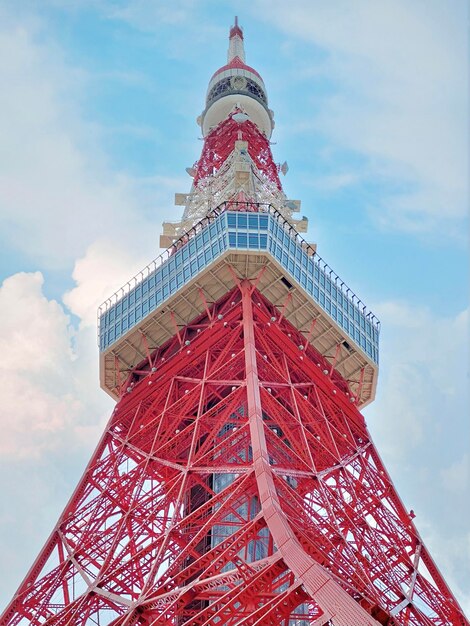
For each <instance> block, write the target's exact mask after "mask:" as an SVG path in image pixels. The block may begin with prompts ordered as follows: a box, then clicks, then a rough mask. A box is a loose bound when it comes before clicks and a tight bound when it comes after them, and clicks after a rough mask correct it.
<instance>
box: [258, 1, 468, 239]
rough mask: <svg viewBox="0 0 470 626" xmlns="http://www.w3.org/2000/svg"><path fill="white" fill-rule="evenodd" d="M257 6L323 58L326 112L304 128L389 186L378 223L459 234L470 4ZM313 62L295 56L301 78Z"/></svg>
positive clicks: (321, 96) (320, 96) (320, 97)
mask: <svg viewBox="0 0 470 626" xmlns="http://www.w3.org/2000/svg"><path fill="white" fill-rule="evenodd" d="M255 10H256V11H257V12H258V14H260V15H261V14H262V15H263V16H264V17H265V18H266V19H268V20H269V21H271V22H272V23H274V24H275V25H276V26H277V27H278V28H279V29H280V30H281V31H282V32H284V33H285V34H286V35H287V36H288V37H294V38H297V39H300V40H303V41H306V42H308V43H310V44H313V45H314V46H316V47H317V48H319V49H321V50H322V51H323V52H324V53H326V54H324V55H323V56H322V57H321V60H320V61H318V60H316V61H315V64H321V70H322V72H321V74H322V76H321V78H322V80H325V79H327V80H328V81H329V84H330V85H331V89H330V91H329V93H327V94H326V95H325V93H324V90H323V89H319V88H318V87H317V83H316V82H315V81H314V80H313V81H312V77H311V76H310V77H309V78H308V80H309V81H310V83H311V84H312V86H313V89H314V90H315V91H313V90H312V93H311V95H310V101H311V103H312V104H313V103H315V105H316V106H315V110H317V108H318V106H319V112H318V113H314V117H313V119H312V114H311V113H310V117H309V120H308V122H307V121H305V122H304V124H303V126H304V129H303V131H302V132H304V133H305V132H307V133H308V129H309V130H310V132H313V133H315V134H317V135H318V134H319V133H320V134H323V133H324V134H326V135H327V136H328V139H329V141H330V142H334V144H335V145H336V147H337V149H338V150H339V149H343V150H345V149H346V150H352V151H353V152H356V153H357V154H360V155H362V156H363V157H365V159H366V162H365V168H366V170H367V173H368V175H369V178H370V180H374V181H375V182H376V183H377V181H379V180H380V181H381V182H382V184H383V185H385V192H386V194H385V197H384V199H383V201H382V202H380V203H378V204H377V205H376V206H371V207H370V212H371V216H372V217H373V218H374V219H375V220H376V222H377V224H378V225H379V226H381V227H383V228H390V227H394V228H398V229H400V230H405V231H412V232H419V231H426V230H432V229H438V228H439V229H441V228H443V227H444V228H445V230H446V232H451V233H452V234H453V235H455V234H456V232H457V225H456V224H457V223H458V222H459V220H461V219H462V218H464V217H465V215H466V213H467V199H468V150H467V137H468V131H467V128H468V122H467V112H468V94H467V89H466V83H467V78H466V77H467V71H468V51H467V48H468V33H467V29H466V26H465V24H466V21H467V11H468V5H467V3H465V2H456V3H454V4H453V5H452V9H451V10H448V7H447V6H444V5H443V4H442V3H441V2H438V1H436V0H430V1H429V2H426V3H422V2H414V3H409V2H406V0H384V1H382V2H373V1H371V0H358V1H357V2H355V3H354V5H352V4H351V3H350V2H347V1H346V0H338V1H336V2H333V3H326V2H311V1H310V0H298V1H297V2H294V3H289V4H286V3H285V2H281V0H274V1H270V2H269V3H268V2H267V1H266V0H258V1H257V2H256V3H255ZM297 53H298V50H297ZM307 59H308V57H307ZM306 62H307V61H306V60H304V61H303V62H302V60H300V61H298V57H297V56H296V64H297V65H298V66H299V70H298V78H299V79H301V80H304V81H305V73H306V72H307V70H308V72H307V73H310V74H311V73H312V68H311V66H309V67H308V68H306V67H305V64H306ZM315 67H316V65H315V66H314V68H313V78H315V75H317V74H318V69H315ZM303 87H304V88H305V89H306V90H308V85H306V84H304V85H303ZM304 97H305V94H304ZM307 98H308V96H307ZM306 110H307V109H306ZM305 126H307V127H308V129H307V131H306V129H305Z"/></svg>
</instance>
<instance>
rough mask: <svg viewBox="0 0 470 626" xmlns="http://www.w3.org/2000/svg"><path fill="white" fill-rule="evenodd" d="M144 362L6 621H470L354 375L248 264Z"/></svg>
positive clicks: (349, 625) (432, 624)
mask: <svg viewBox="0 0 470 626" xmlns="http://www.w3.org/2000/svg"><path fill="white" fill-rule="evenodd" d="M299 346H301V347H302V348H303V349H299ZM324 372H327V373H324ZM132 377H133V381H134V384H133V386H132V391H131V392H129V393H125V394H124V395H123V397H122V398H121V400H120V401H119V403H118V404H117V406H116V408H115V410H114V412H113V415H112V417H111V419H110V422H109V424H108V426H107V427H106V430H105V433H104V435H103V437H102V439H101V441H100V443H99V445H98V447H97V449H96V451H95V453H94V454H93V457H92V459H91V461H90V463H89V465H88V467H87V469H86V471H85V473H84V476H83V478H82V480H81V481H80V484H79V486H78V487H77V489H76V491H75V493H74V494H73V496H72V498H71V500H70V502H69V503H68V505H67V507H66V509H65V511H64V512H63V514H62V516H61V518H60V520H59V522H58V524H57V526H56V528H55V529H54V531H53V533H52V534H51V536H50V538H49V540H48V542H47V544H46V546H45V547H44V549H43V551H42V552H41V554H40V555H39V557H38V559H37V560H36V562H35V563H34V565H33V567H32V569H31V570H30V572H29V573H28V575H27V577H26V579H25V581H24V582H23V583H22V585H21V587H20V589H19V591H18V592H17V594H16V596H15V598H14V599H13V601H12V603H11V604H10V606H9V607H8V608H7V610H6V612H5V613H4V615H3V617H2V618H1V620H0V622H1V624H2V625H6V624H9V625H10V624H11V625H13V624H32V625H33V626H37V625H39V624H47V625H48V626H52V625H54V626H59V625H63V626H65V625H66V624H67V625H68V624H74V625H84V624H112V625H113V626H117V625H120V626H121V625H124V624H127V625H131V624H132V625H135V624H139V625H142V626H144V625H145V626H150V625H151V624H155V625H156V624H159V625H163V624H165V625H169V624H172V625H181V624H188V625H189V624H190V625H192V626H198V625H199V626H202V625H209V624H219V625H227V626H235V625H239V626H240V625H243V626H248V625H254V624H259V625H272V626H278V625H285V626H288V625H289V624H293V623H294V622H290V621H289V620H293V619H299V620H301V619H303V620H306V622H305V623H309V624H318V625H320V624H326V623H331V624H334V625H335V626H356V625H360V624H370V625H372V624H377V623H380V624H389V625H390V626H392V625H395V626H396V625H403V626H404V625H409V626H412V625H413V626H418V625H420V626H445V625H448V624H452V625H454V626H457V625H458V626H468V622H467V620H466V619H465V617H464V615H463V613H462V612H461V610H460V608H459V606H458V604H457V602H456V601H455V599H454V598H453V596H452V594H451V592H450V591H449V589H448V587H447V586H446V584H445V582H444V580H443V579H442V577H441V575H440V573H439V572H438V570H437V569H436V567H435V565H434V563H433V561H432V559H431V558H430V556H429V554H428V552H427V550H426V548H425V546H424V545H423V543H422V541H421V539H420V537H419V535H418V533H417V531H416V529H415V527H414V525H413V523H412V521H411V519H410V517H409V514H408V513H407V511H406V510H405V508H404V506H403V505H402V503H401V501H400V499H399V497H398V496H397V494H396V492H395V489H394V487H393V484H392V482H391V480H390V477H389V476H388V474H387V472H386V470H385V468H384V466H383V464H382V462H381V460H380V458H379V456H378V454H377V451H376V449H375V447H374V445H373V443H372V441H371V439H370V436H369V433H368V431H367V428H366V425H365V423H364V418H363V417H362V415H361V414H360V413H359V412H358V410H357V409H356V407H355V406H354V405H353V404H351V402H349V398H348V396H346V391H347V388H348V387H347V382H346V381H344V380H342V379H341V378H340V377H339V376H338V375H337V373H335V372H330V371H329V369H328V364H327V363H326V362H325V361H323V359H322V357H321V356H320V355H319V354H318V353H317V352H316V351H315V350H314V349H313V348H312V347H311V346H309V345H307V344H306V342H305V338H304V337H303V335H301V334H300V333H298V332H297V331H296V330H295V328H294V327H293V326H291V325H290V324H289V323H288V322H287V321H286V320H285V319H282V316H281V315H280V314H279V311H278V310H277V309H276V308H274V307H273V306H272V305H271V304H270V303H269V302H268V301H267V300H265V299H264V298H263V297H262V296H261V295H260V294H259V292H257V291H256V289H254V288H253V287H252V286H251V285H250V284H249V283H248V282H246V281H245V282H242V283H240V284H239V285H238V287H236V288H235V289H234V290H233V291H232V292H230V293H228V294H226V295H225V296H224V298H223V299H222V300H221V301H219V302H217V303H215V304H213V305H211V306H210V307H209V308H208V310H207V313H206V314H205V316H204V317H200V318H198V319H196V320H195V321H194V322H193V323H192V324H190V325H189V326H187V327H185V328H181V329H180V330H179V332H178V333H177V334H176V335H175V336H174V337H173V338H172V339H171V340H170V341H169V342H168V343H167V344H165V345H164V346H162V347H160V348H159V349H157V350H154V351H153V352H152V355H151V357H149V359H148V361H147V362H144V363H142V364H141V365H140V366H139V368H137V369H136V370H135V371H134V372H133V374H132ZM224 481H225V482H224ZM222 482H224V484H225V487H224V488H222V489H216V488H215V485H216V484H221V483H222Z"/></svg>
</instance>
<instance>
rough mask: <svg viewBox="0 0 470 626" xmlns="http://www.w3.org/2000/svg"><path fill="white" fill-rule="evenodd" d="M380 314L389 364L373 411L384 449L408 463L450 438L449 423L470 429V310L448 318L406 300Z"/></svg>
mask: <svg viewBox="0 0 470 626" xmlns="http://www.w3.org/2000/svg"><path fill="white" fill-rule="evenodd" d="M374 310H375V311H376V313H377V315H378V316H379V318H380V319H381V321H382V329H383V330H382V338H381V362H382V363H383V365H382V366H381V373H380V377H379V387H378V401H377V403H376V404H375V405H372V406H371V408H370V409H368V412H369V411H370V412H371V414H372V415H373V419H374V422H375V424H374V428H375V429H376V431H377V434H378V436H379V437H380V439H381V440H382V442H381V443H382V444H383V446H384V449H385V450H387V452H388V453H389V454H390V455H391V456H392V457H394V458H396V459H397V460H401V461H403V459H405V458H407V457H410V455H411V454H413V453H415V452H416V449H417V448H419V447H420V446H421V447H423V448H425V447H426V445H428V443H429V441H430V440H432V441H435V439H436V437H441V436H443V437H444V438H445V436H446V432H445V428H446V424H447V423H448V422H450V423H453V424H461V425H462V429H463V430H465V427H466V426H465V422H466V404H467V399H468V398H467V391H466V390H467V387H468V386H467V376H468V373H467V359H468V352H467V345H468V310H465V311H463V312H461V313H460V314H458V315H456V316H455V317H448V318H447V317H438V316H436V315H434V314H433V313H431V312H430V311H429V310H428V309H425V308H415V307H412V306H410V305H408V304H406V303H404V302H387V303H382V304H377V305H375V307H374ZM447 434H449V433H447ZM456 443H457V442H456ZM381 449H382V448H381ZM447 455H448V452H447ZM443 461H444V462H445V460H444V459H443Z"/></svg>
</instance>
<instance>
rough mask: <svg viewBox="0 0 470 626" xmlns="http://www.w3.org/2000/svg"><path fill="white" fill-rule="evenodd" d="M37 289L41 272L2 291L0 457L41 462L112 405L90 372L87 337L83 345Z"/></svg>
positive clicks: (53, 304) (9, 281)
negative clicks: (40, 460)
mask: <svg viewBox="0 0 470 626" xmlns="http://www.w3.org/2000/svg"><path fill="white" fill-rule="evenodd" d="M43 282H44V281H43V276H42V274H41V273H39V272H35V273H31V274H26V273H19V274H15V275H14V276H11V277H9V278H7V279H6V280H5V281H4V283H3V285H2V286H1V288H0V310H1V311H2V325H1V328H0V353H1V354H2V359H1V362H0V395H1V397H2V412H1V422H2V423H1V428H2V437H1V439H0V453H1V454H2V455H4V456H13V457H16V458H18V457H24V458H25V457H31V456H35V457H39V456H40V455H41V454H43V453H44V452H45V451H50V450H52V449H54V448H55V447H57V446H58V445H59V444H60V445H62V444H63V443H64V442H65V441H67V440H68V438H69V437H70V436H73V437H74V438H77V437H78V439H81V438H82V436H83V434H84V431H86V430H87V429H88V428H89V427H90V426H93V424H96V422H99V421H100V419H102V418H103V414H104V411H105V409H107V408H108V407H109V406H110V404H109V401H107V400H106V398H105V396H104V393H103V392H99V391H98V385H97V379H98V377H97V368H96V365H94V366H91V367H90V361H91V359H96V355H95V354H94V353H93V352H94V351H93V349H92V344H91V345H90V338H91V337H90V336H87V338H86V343H85V345H83V339H84V338H83V337H79V336H78V334H77V332H76V331H75V330H74V329H73V328H72V327H71V324H70V318H69V316H68V315H66V313H65V312H64V310H63V308H62V307H61V305H60V304H59V303H58V302H56V301H55V300H48V299H47V298H46V297H45V296H44V294H43V292H42V286H43ZM77 342H78V344H79V347H80V352H78V350H77V347H76V346H77ZM93 343H94V342H93ZM93 347H94V346H93ZM84 388H87V389H88V390H87V392H86V393H83V389H84ZM93 390H96V391H93Z"/></svg>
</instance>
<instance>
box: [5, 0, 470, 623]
mask: <svg viewBox="0 0 470 626" xmlns="http://www.w3.org/2000/svg"><path fill="white" fill-rule="evenodd" d="M468 11H469V9H468V4H467V2H466V1H465V0H453V2H446V1H445V0H355V1H354V2H350V1H349V0H328V1H326V0H290V1H289V2H285V1H280V0H269V1H268V0H250V1H249V2H248V1H246V0H238V1H237V2H232V1H231V0H227V1H226V2H220V1H217V0H172V2H166V1H163V0H41V1H40V2H39V1H34V0H22V2H21V3H20V2H16V1H14V0H11V1H10V0H0V85H1V88H0V94H1V95H0V138H1V140H0V282H1V286H0V311H1V313H0V355H1V359H0V370H1V375H0V397H1V398H2V411H1V412H0V420H1V433H2V434H1V437H0V494H1V497H2V503H3V505H2V507H1V508H0V608H3V607H4V606H5V605H6V603H7V602H8V600H9V599H10V598H11V596H12V594H13V593H14V591H15V589H16V588H17V586H18V584H19V583H20V582H21V580H22V578H23V577H24V575H25V574H26V572H27V570H28V568H29V566H30V565H31V563H32V561H33V560H34V558H35V557H36V555H37V553H38V552H39V550H40V549H41V547H42V545H43V543H44V541H45V539H46V538H47V536H48V534H49V533H50V531H51V530H52V528H53V526H54V524H55V522H56V520H57V518H58V516H59V515H60V512H61V510H62V509H63V507H64V506H65V503H66V501H67V499H68V497H69V496H70V494H71V492H72V490H73V488H74V486H75V484H76V483H77V481H78V480H79V478H80V476H81V474H82V472H83V470H84V467H85V465H86V462H87V460H88V459H89V457H90V456H91V453H92V450H93V449H94V447H95V445H96V443H97V441H98V438H99V435H100V433H101V431H102V430H103V428H104V425H105V423H106V421H107V419H108V416H109V415H110V413H111V411H112V406H113V403H112V401H111V400H110V398H109V397H107V396H106V394H105V393H104V392H103V391H101V390H100V389H99V382H98V349H97V345H96V309H97V306H98V305H99V304H100V302H101V301H103V300H104V299H105V298H106V297H108V296H109V295H110V294H112V293H113V292H114V291H115V290H116V289H117V288H119V287H120V286H121V285H122V284H124V283H125V282H126V281H127V280H128V279H129V278H130V277H131V276H133V275H134V274H135V273H136V272H137V271H138V270H139V269H140V268H141V267H143V266H145V265H146V264H147V263H148V262H150V261H151V260H152V259H153V258H155V257H156V256H158V255H159V254H160V252H161V251H160V249H159V248H158V240H159V234H160V231H161V223H162V222H163V221H164V220H178V219H179V217H180V208H178V207H174V203H173V201H174V193H175V192H187V191H189V188H190V178H189V177H188V175H187V174H186V172H185V168H186V167H188V166H191V165H192V164H193V163H194V162H195V161H196V160H197V158H198V156H199V153H200V150H201V147H202V142H201V137H200V132H199V128H198V126H197V125H196V122H195V119H196V117H197V115H198V114H199V113H200V112H201V111H202V109H203V107H204V99H205V92H206V88H207V84H208V81H209V79H210V77H211V75H212V73H213V72H214V71H215V70H216V69H217V68H218V67H220V66H221V65H223V64H224V63H225V59H226V51H227V45H228V39H227V38H228V29H229V26H230V25H231V24H232V23H233V17H234V15H238V16H239V21H240V24H241V25H242V26H243V28H244V34H245V49H246V55H247V63H248V64H249V65H251V66H253V67H255V68H256V69H257V70H258V71H259V72H260V73H261V75H262V76H263V78H264V81H265V84H266V87H267V90H268V97H269V105H270V107H271V108H272V109H273V110H274V112H275V121H276V127H275V130H274V134H273V137H272V142H273V145H272V149H273V153H274V157H275V160H276V161H277V162H281V163H282V162H283V161H285V160H286V161H287V162H288V164H289V172H288V174H287V176H286V177H285V178H284V179H283V181H282V182H283V185H284V190H285V192H286V194H287V195H288V196H289V197H290V198H294V199H300V200H301V201H302V213H303V214H304V215H306V216H307V217H308V218H309V233H308V236H307V239H308V240H309V241H312V242H316V243H317V244H318V252H319V254H320V255H321V256H322V257H323V258H324V259H325V260H326V261H327V262H328V264H329V265H330V266H331V267H333V268H334V269H335V271H336V272H337V273H338V274H339V275H340V276H341V278H342V279H343V280H344V281H345V282H346V283H347V284H348V285H349V286H350V287H351V288H352V289H353V291H354V292H356V293H357V294H358V295H359V297H360V298H361V299H362V300H363V301H364V302H365V303H366V304H367V305H368V307H369V308H370V309H372V310H373V311H374V313H375V314H376V315H377V316H378V317H379V319H380V320H381V322H382V331H381V353H380V363H381V365H380V374H379V383H378V392H377V398H376V401H375V402H374V403H373V404H372V405H371V406H369V407H367V408H366V409H365V416H366V419H367V423H368V427H369V430H370V431H371V433H372V437H373V439H374V441H375V443H376V445H377V448H378V449H379V452H380V454H381V456H382V458H383V460H384V462H385V464H386V466H387V467H388V469H389V471H390V473H391V475H392V478H393V480H394V483H395V486H396V487H397V489H398V491H399V493H400V495H401V497H402V499H403V500H404V502H405V505H406V506H407V507H408V508H409V509H413V510H414V512H415V514H416V519H415V522H416V524H417V526H418V529H419V530H420V532H421V534H422V536H423V538H424V540H425V542H426V544H427V546H428V548H429V549H430V551H431V553H432V554H433V556H434V558H435V560H436V561H437V564H438V566H439V568H440V569H441V571H442V572H443V574H444V575H445V577H446V580H447V582H448V583H449V585H450V586H451V588H452V589H453V591H454V593H455V595H456V596H457V598H458V599H459V601H460V602H461V604H462V605H463V607H464V610H465V611H466V613H467V615H468V614H470V585H469V583H468V581H469V580H470V524H469V522H468V520H469V519H470V481H469V448H470V425H469V422H470V418H469V397H468V387H469V378H468V376H469V375H468V369H469V368H468V365H469V358H468V339H469V220H468V199H469V198H468V195H469V194H468V171H469V170H468V166H469V163H468V146H467V141H468V84H467V81H468V30H467V21H468Z"/></svg>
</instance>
